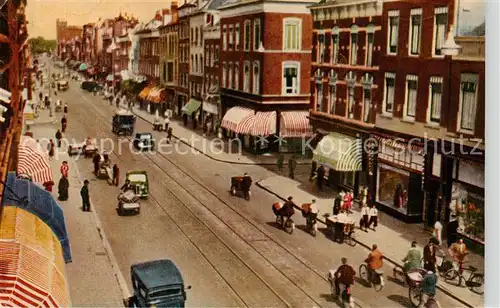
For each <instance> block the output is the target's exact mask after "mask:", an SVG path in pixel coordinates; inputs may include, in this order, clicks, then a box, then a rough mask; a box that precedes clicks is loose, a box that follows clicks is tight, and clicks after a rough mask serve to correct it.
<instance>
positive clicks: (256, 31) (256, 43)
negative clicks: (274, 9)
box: [253, 19, 261, 51]
mask: <svg viewBox="0 0 500 308" xmlns="http://www.w3.org/2000/svg"><path fill="white" fill-rule="evenodd" d="M260 31H261V30H260V19H254V21H253V50H254V51H255V50H259V47H260Z"/></svg>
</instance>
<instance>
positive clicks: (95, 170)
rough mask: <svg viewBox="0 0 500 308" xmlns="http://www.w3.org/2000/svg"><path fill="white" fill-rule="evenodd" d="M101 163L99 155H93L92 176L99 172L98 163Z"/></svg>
mask: <svg viewBox="0 0 500 308" xmlns="http://www.w3.org/2000/svg"><path fill="white" fill-rule="evenodd" d="M100 162H101V155H100V154H99V153H95V154H94V157H93V158H92V163H93V164H94V174H95V175H97V174H98V172H99V163H100Z"/></svg>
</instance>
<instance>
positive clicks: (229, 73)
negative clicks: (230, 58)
mask: <svg viewBox="0 0 500 308" xmlns="http://www.w3.org/2000/svg"><path fill="white" fill-rule="evenodd" d="M227 74H228V75H229V76H228V85H227V87H228V88H229V89H232V88H233V62H229V72H228V73H227Z"/></svg>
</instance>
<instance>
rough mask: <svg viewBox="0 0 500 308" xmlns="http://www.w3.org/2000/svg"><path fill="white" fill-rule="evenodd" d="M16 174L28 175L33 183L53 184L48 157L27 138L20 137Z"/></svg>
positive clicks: (34, 141) (31, 139) (33, 140)
mask: <svg viewBox="0 0 500 308" xmlns="http://www.w3.org/2000/svg"><path fill="white" fill-rule="evenodd" d="M17 174H25V175H28V176H29V177H30V178H31V179H32V181H33V182H36V183H40V184H44V183H47V182H54V178H53V177H52V170H51V169H50V165H49V157H48V155H47V154H46V153H45V151H44V150H43V149H42V147H41V145H40V144H39V143H38V142H37V141H36V140H35V139H33V138H31V137H29V136H21V142H20V143H19V161H18V165H17Z"/></svg>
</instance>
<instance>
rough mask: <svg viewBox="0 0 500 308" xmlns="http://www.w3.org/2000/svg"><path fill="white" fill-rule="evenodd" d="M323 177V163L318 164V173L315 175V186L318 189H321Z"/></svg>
mask: <svg viewBox="0 0 500 308" xmlns="http://www.w3.org/2000/svg"><path fill="white" fill-rule="evenodd" d="M324 178H325V167H323V165H321V166H319V168H318V173H317V177H316V186H318V190H319V191H322V190H323V180H324Z"/></svg>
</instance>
